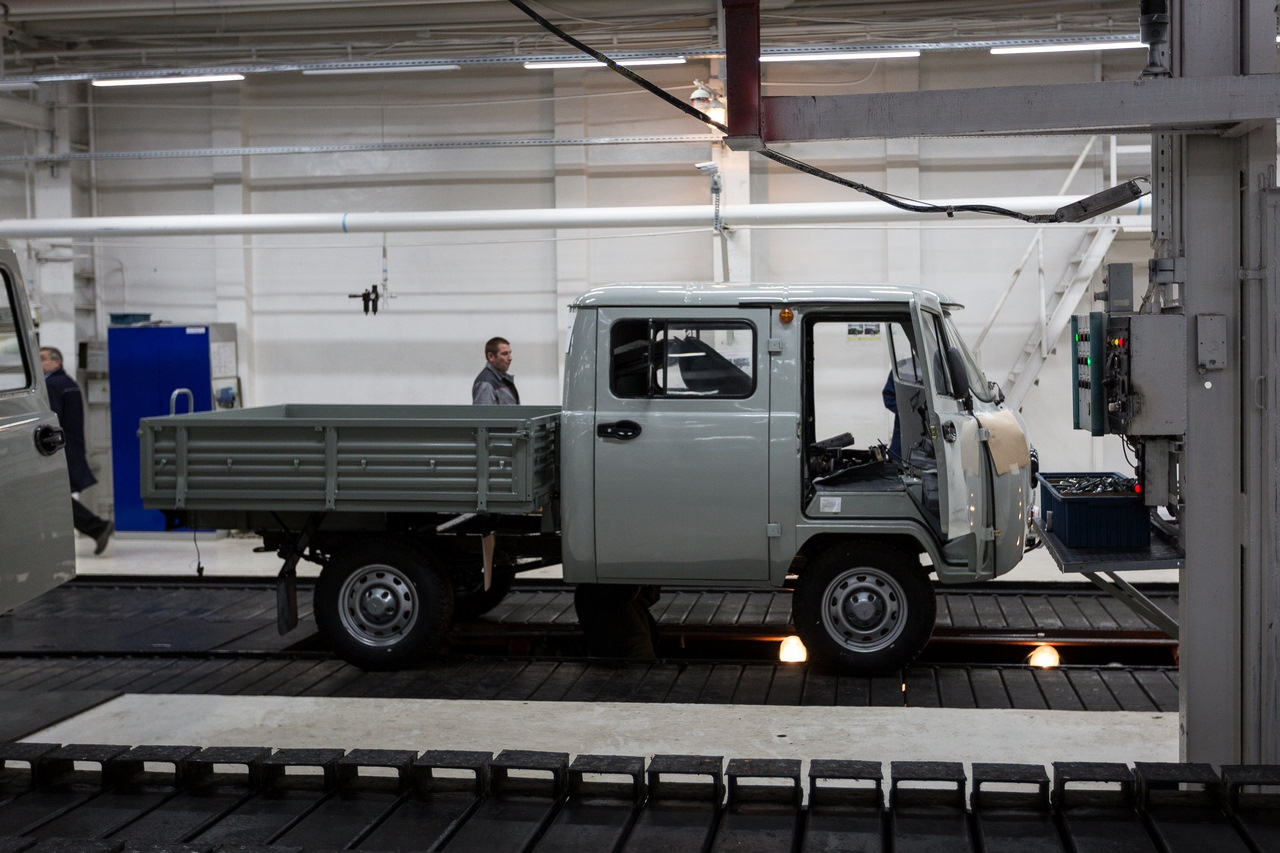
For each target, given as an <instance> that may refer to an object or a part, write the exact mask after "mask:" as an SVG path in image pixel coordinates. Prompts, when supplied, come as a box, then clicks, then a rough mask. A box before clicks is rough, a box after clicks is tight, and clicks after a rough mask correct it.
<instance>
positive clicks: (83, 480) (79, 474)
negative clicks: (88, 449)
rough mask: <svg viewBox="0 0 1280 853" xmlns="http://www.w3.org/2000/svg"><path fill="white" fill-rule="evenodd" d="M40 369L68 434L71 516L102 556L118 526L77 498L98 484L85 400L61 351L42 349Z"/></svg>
mask: <svg viewBox="0 0 1280 853" xmlns="http://www.w3.org/2000/svg"><path fill="white" fill-rule="evenodd" d="M40 367H41V368H42V369H43V370H44V385H45V388H46V389H47V390H48V392H49V408H51V409H53V413H54V414H55V415H57V416H58V423H59V424H60V425H61V426H62V432H63V433H64V434H65V435H66V440H67V444H66V454H67V474H68V475H69V476H70V478H71V517H72V523H74V524H75V528H76V530H79V531H80V532H81V533H83V534H84V535H85V536H88V537H89V538H90V539H92V540H93V541H94V547H93V553H95V554H101V553H102V552H103V551H104V550H105V549H106V547H107V541H108V540H109V539H110V538H111V534H112V533H114V532H115V530H116V526H115V524H113V523H112V522H110V521H108V520H107V519H105V518H99V517H98V516H96V515H94V513H93V510H91V509H89V508H88V507H87V506H85V505H84V504H82V503H80V501H79V500H78V498H77V495H78V494H79V493H80V492H82V491H84V490H85V489H87V488H89V487H90V486H92V485H93V484H94V483H96V482H98V479H97V478H96V477H94V476H93V472H92V471H90V470H89V460H88V458H87V457H86V456H85V443H84V398H83V397H82V396H81V394H80V386H79V385H77V384H76V381H75V380H74V379H72V378H71V377H70V376H68V375H67V372H66V371H65V370H63V369H62V352H61V351H59V350H58V349H56V348H55V347H41V348H40Z"/></svg>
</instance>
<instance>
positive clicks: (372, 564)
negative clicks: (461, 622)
mask: <svg viewBox="0 0 1280 853" xmlns="http://www.w3.org/2000/svg"><path fill="white" fill-rule="evenodd" d="M314 609H315V615H316V625H317V626H318V627H319V629H320V634H321V636H323V637H324V638H325V639H326V640H327V641H328V642H329V644H330V646H331V647H332V648H333V650H334V652H335V653H337V655H338V656H339V657H340V658H342V659H343V660H345V661H347V662H348V663H352V664H355V665H356V666H359V667H361V668H363V669H371V670H386V669H398V668H401V667H404V666H407V665H409V664H412V663H416V662H417V661H418V660H420V659H421V657H422V656H423V655H424V654H425V653H426V652H427V651H429V650H431V649H433V648H435V647H437V646H439V645H440V644H442V643H443V642H444V639H445V637H446V636H447V634H448V631H449V627H450V624H451V622H452V618H453V589H452V587H451V584H450V582H449V578H448V576H447V575H446V574H445V572H443V571H442V570H440V569H438V568H437V567H436V566H434V565H433V564H431V562H430V561H429V560H428V559H427V558H426V557H425V556H423V555H422V554H420V553H418V552H417V551H416V550H414V549H413V548H411V547H409V546H407V545H405V544H403V543H400V542H366V543H362V544H357V545H353V546H351V547H348V548H346V549H344V550H342V551H340V552H338V553H336V554H334V556H333V558H332V559H330V560H329V564H328V565H327V566H325V568H324V570H323V571H322V572H321V573H320V579H319V581H317V583H316V592H315V603H314Z"/></svg>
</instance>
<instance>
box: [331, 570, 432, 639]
mask: <svg viewBox="0 0 1280 853" xmlns="http://www.w3.org/2000/svg"><path fill="white" fill-rule="evenodd" d="M338 618H339V619H341V620H342V627H343V629H344V630H345V631H346V632H347V633H348V634H349V635H350V636H352V637H353V638H355V639H356V640H357V641H359V642H361V643H363V644H364V645H366V646H374V647H379V648H380V647H385V646H393V645H395V644H396V643H398V642H400V641H401V640H402V639H404V636H405V635H406V634H408V633H409V631H410V630H412V629H413V626H414V625H415V624H417V621H418V596H417V591H416V590H415V589H414V586H413V582H412V581H411V580H409V576H408V575H406V574H405V573H404V572H402V571H401V570H400V569H397V568H396V567H395V566H388V565H386V564H382V563H374V564H371V565H368V566H363V567H361V568H360V569H358V570H356V571H354V572H352V573H351V574H350V575H348V576H347V579H346V580H345V581H343V582H342V589H341V590H339V592H338Z"/></svg>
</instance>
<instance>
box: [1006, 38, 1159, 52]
mask: <svg viewBox="0 0 1280 853" xmlns="http://www.w3.org/2000/svg"><path fill="white" fill-rule="evenodd" d="M1146 47H1147V46H1146V45H1145V44H1143V43H1142V42H1140V41H1094V42H1075V43H1071V44H1068V43H1063V44H1024V45H1018V46H1015V47H993V48H991V52H992V53H993V54H995V55H996V56H1003V55H1008V54H1012V53H1068V52H1072V51H1077V50H1136V49H1137V48H1142V49H1144V50H1145V49H1146Z"/></svg>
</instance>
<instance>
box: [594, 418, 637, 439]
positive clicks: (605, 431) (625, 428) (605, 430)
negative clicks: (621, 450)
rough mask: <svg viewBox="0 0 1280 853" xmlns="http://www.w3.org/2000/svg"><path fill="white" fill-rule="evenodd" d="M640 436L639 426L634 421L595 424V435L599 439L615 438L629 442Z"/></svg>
mask: <svg viewBox="0 0 1280 853" xmlns="http://www.w3.org/2000/svg"><path fill="white" fill-rule="evenodd" d="M639 434H640V424H638V423H636V422H635V421H615V422H614V423H611V424H596V435H597V436H599V437H600V438H616V439H620V440H622V441H630V440H631V439H633V438H635V437H636V436H637V435H639Z"/></svg>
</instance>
